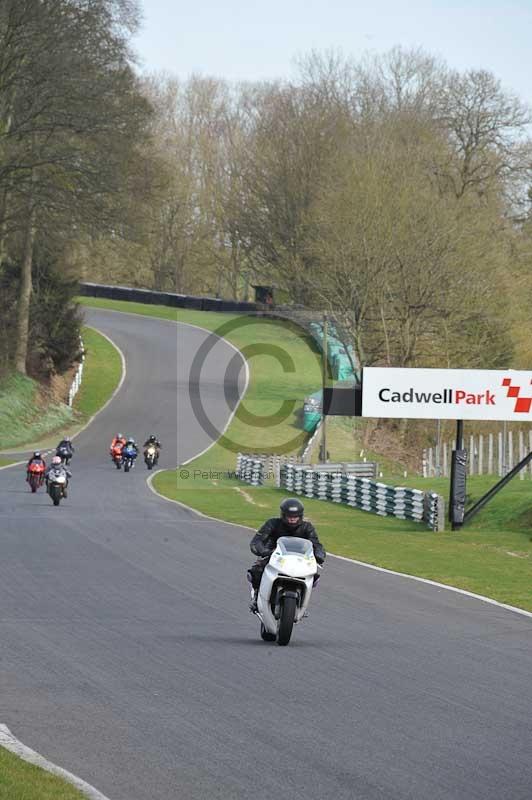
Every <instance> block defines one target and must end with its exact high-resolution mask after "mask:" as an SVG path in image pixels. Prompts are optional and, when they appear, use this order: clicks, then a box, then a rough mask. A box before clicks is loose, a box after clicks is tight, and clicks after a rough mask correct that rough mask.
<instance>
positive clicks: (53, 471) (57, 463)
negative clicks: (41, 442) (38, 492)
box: [44, 456, 72, 497]
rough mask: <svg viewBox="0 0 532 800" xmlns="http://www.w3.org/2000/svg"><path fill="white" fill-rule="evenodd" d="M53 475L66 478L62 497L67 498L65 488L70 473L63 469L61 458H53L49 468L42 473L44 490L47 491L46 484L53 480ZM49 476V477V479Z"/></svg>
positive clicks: (70, 475)
mask: <svg viewBox="0 0 532 800" xmlns="http://www.w3.org/2000/svg"><path fill="white" fill-rule="evenodd" d="M55 475H58V476H59V475H64V476H65V477H66V479H67V480H66V483H65V485H64V486H63V497H67V487H68V480H69V478H71V477H72V473H71V472H70V470H69V469H67V468H66V467H65V465H64V464H63V462H62V460H61V456H54V457H53V458H52V461H51V463H50V466H49V467H48V469H47V470H46V472H45V473H44V477H45V479H46V489H47V490H48V482H49V481H50V480H51V479H53V477H54V476H55ZM50 476H51V477H50Z"/></svg>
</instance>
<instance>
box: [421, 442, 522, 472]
mask: <svg viewBox="0 0 532 800" xmlns="http://www.w3.org/2000/svg"><path fill="white" fill-rule="evenodd" d="M454 447H455V444H454V442H442V444H441V445H440V446H439V447H438V446H436V447H428V448H426V449H425V450H423V461H422V467H423V477H424V478H432V477H440V476H441V477H444V478H447V477H449V475H450V470H451V451H452V450H453V448H454ZM464 447H465V448H466V450H467V451H468V472H469V474H470V475H499V476H500V477H502V476H503V475H506V474H507V473H508V472H509V471H510V470H511V469H512V468H513V467H515V465H516V464H517V463H518V462H519V461H521V460H522V459H523V458H524V457H525V456H526V455H527V454H528V453H529V452H530V451H532V430H529V431H512V430H507V431H499V433H497V434H494V433H488V434H482V433H480V434H475V435H474V436H465V437H464ZM519 477H520V479H521V480H525V478H531V477H532V462H531V463H530V464H529V465H528V466H527V467H525V469H522V470H521V472H520V473H519Z"/></svg>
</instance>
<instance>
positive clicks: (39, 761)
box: [0, 724, 109, 800]
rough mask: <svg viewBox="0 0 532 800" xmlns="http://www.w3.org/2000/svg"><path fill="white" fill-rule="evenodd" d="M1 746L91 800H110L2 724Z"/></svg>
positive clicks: (0, 729)
mask: <svg viewBox="0 0 532 800" xmlns="http://www.w3.org/2000/svg"><path fill="white" fill-rule="evenodd" d="M0 746H1V747H5V749H6V750H9V751H10V752H11V753H14V754H15V755H16V756H18V757H19V758H22V759H23V760H24V761H27V762H28V763H29V764H33V765H34V766H36V767H41V769H44V770H46V771H47V772H51V773H52V774H53V775H57V777H59V778H63V780H65V781H67V782H68V783H70V784H72V785H73V786H75V787H76V789H79V791H80V792H82V793H83V794H84V795H85V796H86V797H88V798H89V799H90V800H109V798H108V797H106V796H105V795H103V794H102V793H101V792H99V791H98V789H95V788H94V786H91V785H90V783H87V782H86V781H84V780H83V779H82V778H78V777H77V775H73V774H72V772H68V770H66V769H63V767H58V766H57V764H53V763H52V762H51V761H48V759H46V758H44V756H41V754H40V753H37V752H36V751H35V750H32V749H31V748H29V747H27V746H26V745H25V744H23V743H22V742H21V741H20V740H19V739H17V738H16V737H15V736H13V734H12V733H11V731H10V730H9V728H8V727H7V725H2V724H0Z"/></svg>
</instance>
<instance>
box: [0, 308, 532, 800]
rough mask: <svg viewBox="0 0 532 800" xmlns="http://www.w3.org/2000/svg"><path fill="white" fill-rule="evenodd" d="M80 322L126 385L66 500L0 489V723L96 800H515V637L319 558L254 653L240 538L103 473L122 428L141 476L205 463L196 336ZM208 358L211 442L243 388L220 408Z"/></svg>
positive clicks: (168, 326)
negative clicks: (305, 593) (146, 442)
mask: <svg viewBox="0 0 532 800" xmlns="http://www.w3.org/2000/svg"><path fill="white" fill-rule="evenodd" d="M87 317H88V321H89V323H90V324H93V325H95V326H96V327H98V328H100V329H101V330H102V331H103V332H104V333H106V334H107V335H109V336H110V337H111V338H112V339H113V340H114V341H115V342H116V343H117V344H118V345H119V347H120V348H121V349H122V350H123V351H124V353H125V356H126V360H127V377H126V380H125V382H124V385H123V386H122V388H121V390H120V392H119V394H118V395H117V397H116V398H115V400H114V401H113V402H112V403H111V404H110V405H109V406H108V407H107V408H106V409H105V410H104V411H103V412H102V413H101V414H100V415H99V416H98V417H97V419H96V420H95V421H94V422H93V424H92V425H91V426H90V427H89V428H88V429H87V430H86V431H84V432H83V433H82V434H81V435H80V436H79V437H78V439H77V440H76V445H77V448H78V452H77V453H76V456H75V459H74V461H73V465H72V466H73V472H74V480H73V484H72V492H71V496H70V497H69V499H68V500H67V501H66V502H65V503H64V505H63V504H62V505H61V507H60V508H59V509H56V508H54V507H53V506H52V505H51V502H50V500H49V499H48V498H47V497H46V496H45V495H44V493H42V492H41V493H39V494H38V495H37V496H31V495H30V494H29V493H28V492H27V490H26V488H25V484H24V481H23V475H22V474H21V468H20V467H15V468H13V469H9V470H4V471H2V472H0V526H1V530H0V592H1V595H0V596H1V611H0V642H1V645H0V647H1V649H0V659H1V661H0V692H1V698H2V699H1V706H0V721H2V722H4V723H6V724H7V725H8V726H9V727H10V728H11V730H12V731H13V733H14V734H15V735H16V736H18V737H19V738H20V739H22V740H23V741H24V742H25V743H26V744H28V745H29V746H30V747H33V748H35V749H36V750H38V751H39V752H41V753H43V755H45V756H46V757H48V758H49V759H51V760H52V761H55V762H56V763H58V764H61V765H62V766H64V767H65V768H67V769H69V770H71V771H72V772H74V773H76V774H78V775H80V777H82V778H84V779H85V780H87V781H89V782H90V783H92V784H94V785H95V786H96V787H98V788H99V789H100V790H101V791H102V792H104V793H105V794H107V795H108V796H109V797H110V798H111V800H148V799H149V800H174V799H177V798H179V799H180V798H183V799H186V800H205V798H213V799H214V798H223V799H224V800H228V799H229V798H231V800H233V799H236V800H244V798H245V800H248V798H249V797H253V798H259V800H266V798H268V800H270V798H272V797H279V796H285V797H290V798H296V799H297V800H299V798H301V800H303V798H304V799H305V800H318V798H319V799H320V800H322V798H339V799H342V800H343V799H344V798H345V800H347V799H348V798H349V800H351V799H352V798H360V800H374V799H375V800H376V799H377V798H386V799H387V800H392V799H393V800H407V799H408V800H418V799H419V800H426V798H429V797H430V798H431V800H462V798H464V799H466V798H467V800H470V799H471V800H475V799H476V798H478V800H503V799H507V800H529V798H530V797H531V794H532V788H531V787H532V762H531V759H530V754H531V747H532V744H531V742H532V677H531V676H532V624H531V621H530V620H529V619H527V618H524V617H520V616H518V615H516V614H513V613H512V612H510V611H506V610H504V609H500V608H497V607H493V606H489V605H486V604H484V603H482V602H480V601H478V600H475V599H473V598H469V597H464V596H461V595H458V594H453V593H451V592H448V591H446V590H443V589H437V588H435V587H432V586H427V585H424V584H420V583H415V582H412V581H409V580H406V579H404V578H400V577H397V576H393V575H388V574H385V573H376V572H373V571H370V570H367V569H365V568H363V567H357V566H355V565H353V564H349V563H346V562H343V561H339V560H335V559H329V561H328V565H327V569H326V572H325V574H324V577H323V580H322V582H321V583H320V589H319V592H317V593H316V595H315V597H314V598H313V607H312V608H311V618H310V619H309V620H307V621H306V622H305V624H304V625H303V626H301V628H300V629H296V631H295V634H294V640H293V642H292V644H290V646H289V647H288V648H280V647H277V645H273V646H272V645H268V644H265V643H263V642H262V641H261V640H260V639H259V637H258V625H257V624H256V621H255V620H254V619H253V618H252V617H251V615H249V614H248V612H247V585H246V583H245V576H244V572H245V569H246V567H247V565H248V564H249V561H250V557H249V550H248V540H249V532H247V531H243V530H241V529H239V528H236V527H232V526H228V525H223V524H220V523H215V522H210V521H208V520H205V519H201V518H198V517H196V516H195V515H193V514H192V513H191V512H188V511H187V510H186V509H183V508H180V507H178V506H176V505H173V504H170V503H168V502H166V501H164V500H162V499H160V498H157V497H156V496H155V495H153V494H152V493H151V492H150V491H149V489H148V488H147V486H146V483H145V481H146V477H147V475H148V473H147V471H146V470H145V469H144V468H143V465H142V464H139V465H138V466H137V468H136V469H135V470H134V471H133V473H131V474H130V475H124V474H123V473H122V472H118V471H116V470H114V469H113V467H112V465H111V464H110V463H109V462H108V461H107V458H106V450H107V446H108V442H109V440H110V437H111V435H112V434H113V433H114V432H115V431H116V430H117V429H123V428H125V429H126V430H125V431H124V432H126V433H133V434H134V435H136V436H137V437H138V438H140V437H141V436H144V435H147V434H148V433H149V432H151V431H152V430H153V431H155V432H156V433H157V434H159V435H160V436H161V437H162V438H163V443H164V444H166V445H167V446H166V447H165V450H164V451H163V456H162V459H161V462H160V466H162V467H166V466H168V467H171V466H174V465H175V463H176V460H178V461H183V460H185V459H186V458H188V457H190V456H192V455H194V453H195V452H198V451H200V450H203V449H204V448H205V447H206V446H207V445H208V440H207V437H206V436H205V434H203V432H202V431H201V429H200V428H199V426H198V425H197V423H196V422H195V420H194V416H193V414H192V411H191V409H190V406H189V400H188V388H187V375H188V368H189V366H190V362H191V358H192V355H193V353H194V352H195V350H196V349H197V347H198V346H199V343H200V342H201V341H202V340H203V338H204V336H205V334H204V333H202V332H201V331H199V330H197V329H194V328H190V327H185V326H178V327H177V328H176V326H175V325H173V324H172V323H166V322H161V321H157V320H150V319H147V318H142V317H134V316H129V315H121V314H113V313H110V312H100V311H90V312H87ZM216 350H217V352H216V353H215V354H213V357H212V359H211V360H210V361H209V364H208V369H207V372H206V374H207V375H209V376H210V380H207V381H206V383H205V384H203V383H202V386H203V389H202V391H204V398H205V403H206V406H207V407H208V408H209V409H210V411H209V413H210V414H211V415H213V416H214V417H215V418H216V423H217V424H218V426H223V422H224V419H226V418H227V416H228V414H229V413H230V410H231V407H232V406H234V403H235V402H236V397H237V393H238V392H237V384H238V380H240V387H241V386H242V380H243V370H242V371H241V374H240V378H238V376H237V375H236V374H235V370H234V369H233V376H232V378H231V379H230V380H229V384H230V386H229V387H228V388H229V396H230V398H231V402H230V406H229V407H228V406H227V404H226V401H225V399H224V386H223V385H222V376H223V374H224V372H225V366H226V365H227V364H228V363H229V362H232V363H233V365H234V351H233V350H231V349H230V348H229V347H227V346H226V345H224V344H223V343H220V344H219V346H217V348H216ZM226 388H227V387H226Z"/></svg>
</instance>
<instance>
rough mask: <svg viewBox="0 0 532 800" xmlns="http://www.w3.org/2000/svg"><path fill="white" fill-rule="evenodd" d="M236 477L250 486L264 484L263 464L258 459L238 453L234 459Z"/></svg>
mask: <svg viewBox="0 0 532 800" xmlns="http://www.w3.org/2000/svg"><path fill="white" fill-rule="evenodd" d="M235 474H236V477H237V478H238V479H239V480H241V481H244V482H245V483H250V484H251V485H252V486H262V485H263V483H264V462H263V461H262V459H260V458H254V457H253V456H248V455H244V454H242V453H239V454H238V456H237V459H236V473H235Z"/></svg>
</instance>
